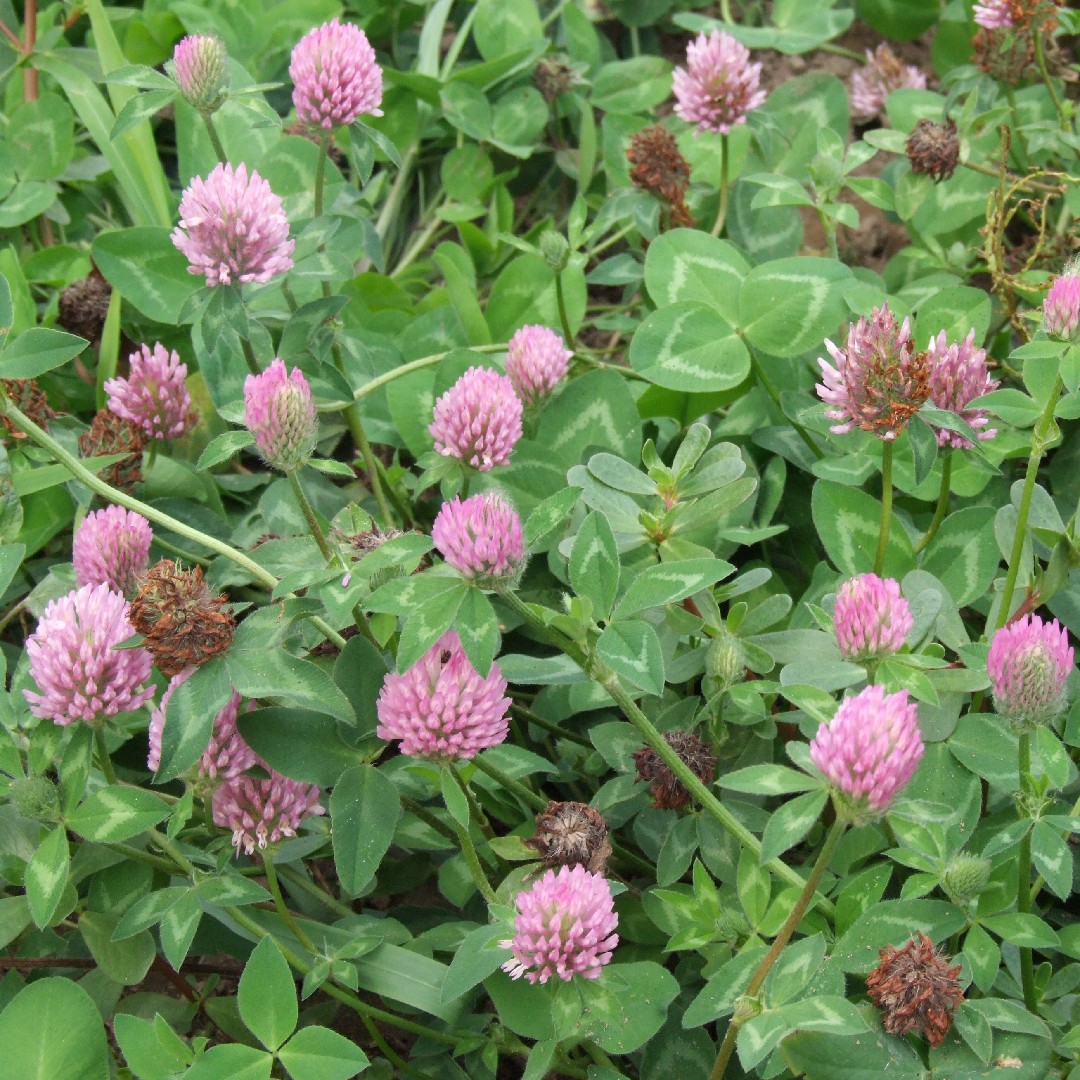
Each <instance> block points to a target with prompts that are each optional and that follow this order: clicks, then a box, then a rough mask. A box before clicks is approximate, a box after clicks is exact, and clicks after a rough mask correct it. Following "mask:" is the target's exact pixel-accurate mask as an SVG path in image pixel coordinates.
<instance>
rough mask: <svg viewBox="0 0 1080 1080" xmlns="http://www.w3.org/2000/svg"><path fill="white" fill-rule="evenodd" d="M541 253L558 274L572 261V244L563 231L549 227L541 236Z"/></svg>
mask: <svg viewBox="0 0 1080 1080" xmlns="http://www.w3.org/2000/svg"><path fill="white" fill-rule="evenodd" d="M540 254H541V255H543V256H544V258H545V259H546V260H547V264H548V266H550V267H551V269H552V270H554V271H555V273H556V274H558V273H560V272H561V271H563V270H565V269H566V266H567V264H568V263H569V262H570V244H569V243H568V242H567V239H566V237H565V236H563V234H562V233H557V232H555V230H554V229H548V231H547V232H546V233H544V235H543V236H541V237H540Z"/></svg>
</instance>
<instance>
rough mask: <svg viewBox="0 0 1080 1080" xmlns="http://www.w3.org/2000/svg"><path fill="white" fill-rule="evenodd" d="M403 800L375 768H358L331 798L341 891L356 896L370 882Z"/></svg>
mask: <svg viewBox="0 0 1080 1080" xmlns="http://www.w3.org/2000/svg"><path fill="white" fill-rule="evenodd" d="M400 814H401V798H400V796H399V795H398V791H397V788H396V787H394V785H393V784H392V783H391V782H390V781H389V780H387V778H386V777H385V776H383V774H382V773H381V772H379V770H378V769H376V768H375V766H374V765H356V766H354V767H353V768H351V769H349V771H348V772H346V773H345V774H344V775H343V776H342V777H341V778H340V779H339V780H338V782H337V784H336V785H335V786H334V790H333V792H332V793H331V795H330V820H331V823H332V825H333V833H332V835H333V840H334V865H335V866H336V867H337V872H338V877H339V878H340V879H341V885H342V888H343V889H345V891H346V892H347V893H349V894H350V895H353V896H355V895H357V894H358V893H360V892H362V891H363V890H364V888H366V886H367V885H368V883H369V882H370V881H371V879H372V877H374V875H375V871H376V870H378V868H379V864H380V863H381V862H382V858H383V856H384V855H385V854H386V851H387V849H388V848H389V847H390V842H391V841H392V840H393V838H394V829H395V828H396V827H397V821H398V817H399V816H400Z"/></svg>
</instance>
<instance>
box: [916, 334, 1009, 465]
mask: <svg viewBox="0 0 1080 1080" xmlns="http://www.w3.org/2000/svg"><path fill="white" fill-rule="evenodd" d="M926 352H927V357H928V359H929V363H930V400H931V401H932V402H933V403H934V404H935V405H936V406H937V407H938V408H939V409H948V410H949V412H954V413H956V415H957V416H959V417H960V418H961V419H963V420H966V421H967V422H968V423H969V424H970V425H971V426H972V427H973V428H974V429H975V431H976V433H977V434H978V436H979V439H980V441H982V440H984V439H992V438H993V437H994V436H995V435H996V434H997V428H988V427H987V426H986V425H987V424H989V423H990V421H989V419H988V418H987V415H986V410H985V409H969V408H968V407H967V403H968V402H969V401H974V400H975V399H976V398H977V397H982V395H983V394H989V393H990V391H991V390H995V389H997V385H998V382H997V379H992V378H990V371H989V369H988V368H987V366H986V350H985V349H980V348H979V347H978V346H977V345H976V344H975V331H974V330H972V331H970V332H969V333H968V336H967V337H966V338H964V340H963V341H962V342H960V344H959V345H956V344H953V345H946V344H945V331H944V330H942V331H941V332H940V333H939V334H938V336H937V337H935V338H931V339H930V344H929V346H928V347H927V350H926ZM934 434H935V435H936V436H937V442H938V446H955V447H957V448H959V449H961V450H970V449H971V440H970V439H965V438H964V436H963V435H960V434H959V433H957V432H955V431H946V430H944V428H942V429H939V430H938V431H936V432H935V433H934Z"/></svg>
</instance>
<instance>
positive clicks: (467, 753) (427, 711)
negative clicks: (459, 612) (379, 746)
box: [375, 630, 510, 761]
mask: <svg viewBox="0 0 1080 1080" xmlns="http://www.w3.org/2000/svg"><path fill="white" fill-rule="evenodd" d="M509 709H510V699H509V698H508V697H506V680H505V679H504V678H503V677H502V672H501V671H499V666H498V664H492V665H491V670H490V671H489V672H488V673H487V677H486V678H483V679H482V678H480V676H479V675H478V674H477V672H476V669H475V668H474V667H473V666H472V664H470V663H469V658H468V657H467V656H466V655H465V650H464V649H462V647H461V640H460V638H459V637H458V636H457V633H456V631H454V630H448V631H447V632H446V633H445V634H443V636H442V637H441V638H439V640H438V641H436V642H435V644H434V645H432V647H431V648H430V649H428V651H427V652H426V653H424V655H423V656H421V657H420V659H419V660H417V661H416V663H415V664H413V666H412V667H411V668H409V670H408V671H406V672H403V673H402V674H400V675H399V674H396V673H393V672H391V673H390V674H389V675H387V676H386V678H385V679H384V680H383V685H382V690H381V691H380V692H379V700H378V702H377V703H376V712H377V713H378V716H379V726H378V727H377V728H376V729H375V734H376V735H378V736H379V738H380V739H386V740H387V741H388V742H389V741H390V740H392V739H400V740H401V752H402V753H403V754H407V755H408V756H409V757H420V758H434V759H435V760H438V761H467V760H468V759H469V758H473V757H476V755H477V754H478V753H480V751H481V750H486V749H487V748H488V747H489V746H498V745H499V743H501V742H504V741H505V740H506V735H507V732H508V731H509V728H510V724H509V721H508V720H507V712H508V711H509Z"/></svg>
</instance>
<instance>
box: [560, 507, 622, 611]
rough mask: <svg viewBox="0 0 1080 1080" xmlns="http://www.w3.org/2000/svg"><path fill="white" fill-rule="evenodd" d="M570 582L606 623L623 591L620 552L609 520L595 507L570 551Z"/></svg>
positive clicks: (579, 531) (584, 522)
mask: <svg viewBox="0 0 1080 1080" xmlns="http://www.w3.org/2000/svg"><path fill="white" fill-rule="evenodd" d="M569 570H570V584H571V586H572V587H573V589H574V591H575V592H576V593H577V594H578V596H583V597H586V598H587V599H589V600H591V601H592V605H593V616H594V618H595V619H596V620H597V621H598V622H604V621H606V620H607V618H608V616H609V615H610V614H611V605H612V604H614V603H615V597H616V595H617V594H618V591H619V552H618V549H617V548H616V546H615V536H614V534H613V533H612V531H611V526H610V525H609V524H608V520H607V518H606V517H604V515H603V514H602V513H600V511H599V510H594V511H593V512H592V513H591V514H589V516H588V517H587V518H586V519H585V520H584V521H583V522H582V523H581V528H580V529H579V530H578V533H577V536H576V537H574V546H573V547H572V548H571V550H570V566H569Z"/></svg>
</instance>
